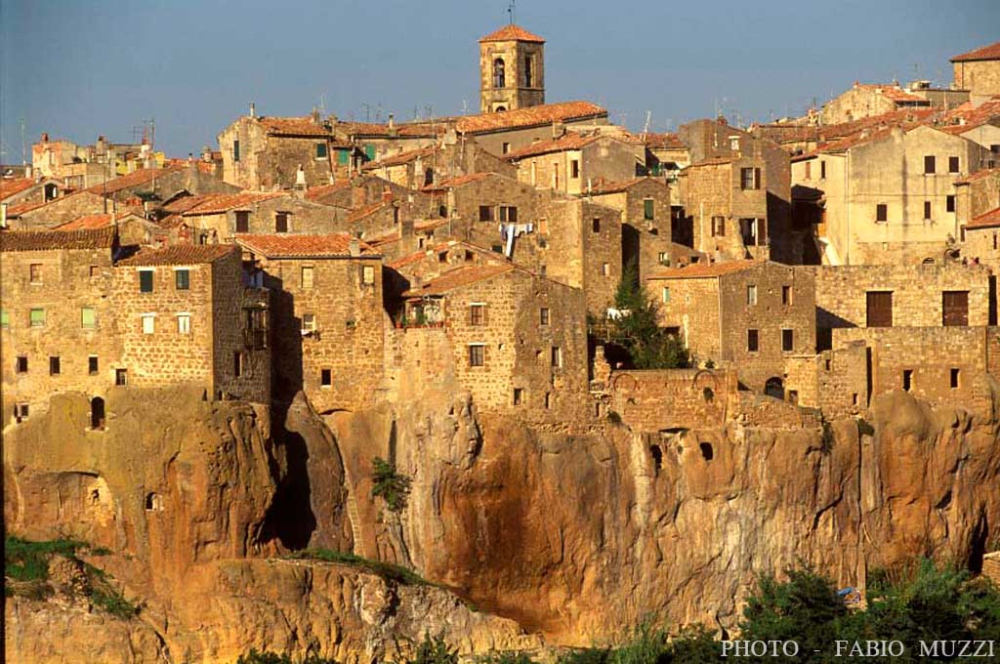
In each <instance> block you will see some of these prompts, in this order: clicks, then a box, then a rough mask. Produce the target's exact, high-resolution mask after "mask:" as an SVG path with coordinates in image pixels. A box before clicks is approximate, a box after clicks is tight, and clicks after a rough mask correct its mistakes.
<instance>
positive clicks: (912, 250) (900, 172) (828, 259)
mask: <svg viewBox="0 0 1000 664" xmlns="http://www.w3.org/2000/svg"><path fill="white" fill-rule="evenodd" d="M986 154H988V151H987V150H986V149H985V148H983V147H982V146H979V145H977V144H975V143H973V142H972V141H969V140H967V139H965V138H961V137H959V136H953V135H950V134H949V133H947V132H943V131H940V130H938V129H936V128H934V127H930V126H926V125H915V126H914V125H910V126H907V127H900V126H893V127H889V128H885V129H881V130H878V131H873V132H871V133H862V134H859V135H857V136H854V137H851V138H847V139H844V140H842V141H838V142H835V143H832V144H830V145H828V146H826V147H824V148H822V149H820V150H818V151H816V152H814V153H812V154H809V155H803V156H802V157H797V158H795V159H794V160H793V165H792V181H793V182H794V184H795V185H796V186H797V187H801V188H808V189H811V190H814V191H815V192H816V193H817V194H818V195H819V196H820V197H821V203H820V205H821V212H820V214H821V224H820V225H821V227H820V228H818V229H817V233H818V241H819V243H820V245H821V247H822V249H823V251H822V257H823V263H824V264H829V265H859V264H872V263H897V262H904V263H911V264H915V263H921V262H923V261H924V260H926V259H928V258H930V259H938V258H940V257H941V256H942V255H943V254H944V252H945V250H946V249H947V248H948V247H949V244H950V242H954V241H955V240H957V239H958V238H959V236H960V230H959V225H958V218H957V216H956V194H955V187H954V185H955V182H956V181H958V180H960V179H962V178H964V177H966V176H968V175H969V174H970V173H974V172H976V171H977V170H979V168H980V164H981V163H982V161H983V159H984V157H985V155H986Z"/></svg>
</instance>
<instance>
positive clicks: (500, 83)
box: [493, 58, 507, 88]
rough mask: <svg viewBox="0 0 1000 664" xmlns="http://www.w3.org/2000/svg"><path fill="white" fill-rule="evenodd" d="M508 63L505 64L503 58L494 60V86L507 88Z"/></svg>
mask: <svg viewBox="0 0 1000 664" xmlns="http://www.w3.org/2000/svg"><path fill="white" fill-rule="evenodd" d="M506 68H507V67H506V65H505V64H504V61H503V58H497V59H496V60H494V61H493V87H494V88H505V87H507V73H506Z"/></svg>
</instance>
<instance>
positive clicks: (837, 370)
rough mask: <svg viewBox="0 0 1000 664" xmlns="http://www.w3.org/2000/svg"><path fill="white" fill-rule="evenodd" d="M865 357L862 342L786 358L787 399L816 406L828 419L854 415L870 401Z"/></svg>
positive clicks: (809, 406) (801, 404)
mask: <svg viewBox="0 0 1000 664" xmlns="http://www.w3.org/2000/svg"><path fill="white" fill-rule="evenodd" d="M867 358H868V347H867V346H866V345H865V344H864V342H862V341H857V342H853V343H849V344H847V345H845V346H843V347H840V348H837V349H836V350H827V351H823V352H821V353H819V354H817V355H802V356H797V357H792V358H789V360H788V362H787V363H786V365H785V368H786V372H787V378H786V383H785V387H786V390H787V394H788V400H789V401H792V402H795V403H797V404H798V405H800V406H804V407H808V408H819V409H820V410H821V411H822V412H823V415H824V417H826V418H827V419H830V420H832V419H835V418H838V417H843V416H849V415H857V414H858V413H860V412H862V411H863V410H864V409H866V408H867V407H868V403H869V394H868V359H867ZM793 393H794V395H793Z"/></svg>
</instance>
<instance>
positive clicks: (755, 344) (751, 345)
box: [747, 330, 760, 353]
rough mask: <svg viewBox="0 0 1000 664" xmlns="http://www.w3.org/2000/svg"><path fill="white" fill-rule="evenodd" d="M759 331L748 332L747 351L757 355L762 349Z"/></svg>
mask: <svg viewBox="0 0 1000 664" xmlns="http://www.w3.org/2000/svg"><path fill="white" fill-rule="evenodd" d="M759 341H760V340H759V338H758V332H757V330H747V350H748V351H749V352H751V353H756V352H757V351H758V350H759V349H760V344H759Z"/></svg>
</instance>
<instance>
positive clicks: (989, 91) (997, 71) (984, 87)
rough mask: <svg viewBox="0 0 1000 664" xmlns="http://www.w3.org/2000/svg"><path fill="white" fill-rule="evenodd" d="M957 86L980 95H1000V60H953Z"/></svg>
mask: <svg viewBox="0 0 1000 664" xmlns="http://www.w3.org/2000/svg"><path fill="white" fill-rule="evenodd" d="M952 68H953V70H954V74H955V76H954V80H955V86H956V87H957V88H958V89H960V90H968V91H969V92H970V93H971V94H973V95H976V96H979V95H982V96H991V95H1000V60H978V61H976V60H974V61H972V62H953V63H952Z"/></svg>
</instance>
